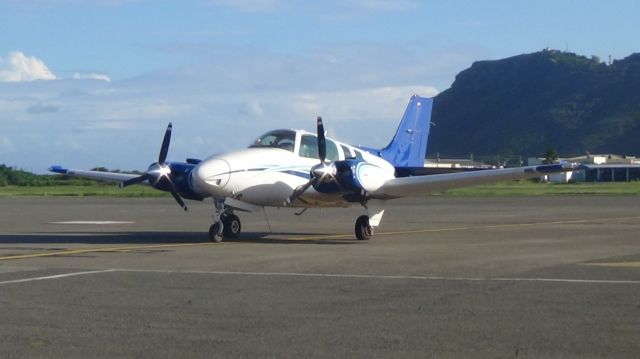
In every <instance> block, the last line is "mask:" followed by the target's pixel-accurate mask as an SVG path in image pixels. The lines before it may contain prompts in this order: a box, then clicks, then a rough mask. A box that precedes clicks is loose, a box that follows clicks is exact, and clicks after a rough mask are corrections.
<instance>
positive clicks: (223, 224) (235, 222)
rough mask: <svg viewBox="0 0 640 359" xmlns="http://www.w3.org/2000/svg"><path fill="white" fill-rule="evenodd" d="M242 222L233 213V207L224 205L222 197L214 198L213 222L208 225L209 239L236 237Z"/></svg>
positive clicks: (218, 240) (219, 240)
mask: <svg viewBox="0 0 640 359" xmlns="http://www.w3.org/2000/svg"><path fill="white" fill-rule="evenodd" d="M241 229H242V224H241V223H240V218H238V216H236V215H235V214H233V209H231V208H229V207H225V205H224V200H223V199H214V212H213V224H212V225H211V227H209V240H210V241H211V242H216V243H219V242H222V240H223V239H224V238H238V236H239V235H240V231H241Z"/></svg>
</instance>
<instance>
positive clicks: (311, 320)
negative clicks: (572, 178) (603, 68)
mask: <svg viewBox="0 0 640 359" xmlns="http://www.w3.org/2000/svg"><path fill="white" fill-rule="evenodd" d="M188 205H190V211H189V212H188V213H184V212H183V211H182V210H181V209H180V208H179V207H178V206H177V205H176V204H175V203H173V202H172V199H171V198H162V199H147V198H144V199H135V198H131V199H113V198H97V197H85V198H55V197H52V198H46V197H45V198H2V199H0V318H1V320H0V358H34V357H48V358H87V357H92V358H114V357H153V358H175V357H181V358H189V357H200V358H202V357H207V358H212V357H213V358H215V357H234V358H242V357H251V358H254V357H277V358H294V357H295V358H300V357H308V358H313V357H318V358H326V357H330V358H331V357H336V358H344V357H349V358H376V357H383V358H415V357H421V358H422V357H442V358H446V357H455V358H460V357H474V358H475V357H500V358H505V357H517V356H525V357H534V358H541V357H545V358H549V357H561V358H569V357H580V358H587V357H616V358H624V357H629V358H637V357H638V353H640V235H639V233H640V211H639V209H640V198H636V197H592V196H578V197H569V196H566V197H565V196H558V197H500V198H485V197H483V198H458V197H437V196H436V197H425V198H414V199H406V200H398V201H390V202H389V204H388V206H387V209H386V211H385V215H384V218H383V220H382V224H381V227H379V228H377V229H376V234H375V236H374V238H373V239H372V240H370V241H357V240H355V236H354V235H353V233H352V232H353V225H354V222H355V219H356V217H357V216H358V215H359V214H361V213H362V209H360V208H351V209H324V210H314V209H310V210H308V211H307V212H305V213H304V214H302V215H301V216H296V215H294V211H293V210H291V209H280V210H278V209H267V210H266V212H265V213H247V214H245V213H238V214H239V216H240V218H241V220H242V226H243V233H242V234H241V236H240V238H238V239H235V240H231V241H225V242H222V243H219V244H218V243H210V242H208V241H207V238H206V231H207V230H208V228H209V225H210V224H211V223H210V221H211V211H212V204H211V203H210V202H203V203H199V202H190V203H188ZM267 219H268V221H267Z"/></svg>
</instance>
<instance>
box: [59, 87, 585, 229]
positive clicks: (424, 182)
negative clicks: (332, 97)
mask: <svg viewBox="0 0 640 359" xmlns="http://www.w3.org/2000/svg"><path fill="white" fill-rule="evenodd" d="M432 108H433V99H432V98H424V97H419V96H417V95H414V96H412V97H411V99H410V100H409V104H408V106H407V109H406V111H405V113H404V116H403V117H402V120H401V121H400V125H399V127H398V129H397V131H396V134H395V136H394V137H393V139H392V140H391V142H390V143H389V145H388V146H386V147H385V148H382V149H373V148H366V147H358V146H351V145H348V144H345V143H342V142H339V141H335V140H332V139H330V138H326V137H325V131H324V125H323V122H322V118H320V117H318V119H317V132H316V134H313V133H309V132H306V131H303V130H274V131H270V132H267V133H265V134H263V135H262V136H260V137H258V139H256V140H255V142H254V143H253V144H251V145H250V146H249V148H245V149H241V150H236V151H231V152H225V153H222V154H217V155H213V156H211V157H208V158H206V159H205V160H199V159H187V160H186V162H168V161H167V160H166V159H167V153H168V150H169V142H170V139H171V130H172V125H171V123H169V125H168V126H167V129H166V132H165V134H164V139H163V141H162V145H161V147H160V155H159V157H158V161H157V162H155V163H152V164H151V165H150V166H149V168H148V169H147V171H146V172H145V173H144V174H142V175H134V174H125V173H115V172H99V171H83V170H74V169H66V168H63V167H60V166H53V167H51V168H50V169H49V170H50V171H52V172H55V173H61V174H67V175H71V176H77V177H84V178H92V179H97V180H103V181H115V182H120V184H119V186H120V187H126V186H129V185H132V184H137V183H147V184H149V185H151V186H152V187H153V188H156V189H158V190H161V191H167V192H170V193H171V194H172V195H173V197H174V198H175V200H176V202H177V203H178V204H179V205H180V206H181V207H182V208H183V209H184V210H185V211H186V210H187V206H186V204H185V202H184V200H183V199H190V200H198V201H202V200H204V199H205V198H209V197H211V198H212V199H213V224H212V225H211V227H210V228H209V239H210V240H211V241H215V242H220V241H222V239H223V238H224V237H228V238H235V237H238V235H239V234H240V231H241V223H240V219H239V218H238V216H237V215H236V214H235V212H236V211H248V212H251V211H257V210H261V209H262V208H264V207H302V208H305V209H306V208H312V207H348V206H351V205H354V204H356V205H361V206H362V207H363V208H364V209H365V212H366V214H363V215H361V216H360V217H358V218H357V220H356V222H355V235H356V238H357V239H359V240H368V239H370V238H371V237H372V235H373V228H374V227H377V226H378V225H379V224H380V221H381V219H382V215H383V214H384V208H385V203H386V201H388V200H392V199H395V198H400V197H406V196H419V195H424V194H426V193H428V192H432V191H441V190H445V189H450V188H457V187H465V186H473V185H477V184H482V183H490V182H497V181H504V180H514V179H522V178H532V177H538V176H541V175H544V174H549V173H555V172H563V171H569V170H572V169H574V167H575V166H574V165H573V164H568V163H560V164H549V165H539V166H529V167H517V168H504V169H503V168H501V169H488V170H481V171H470V172H461V173H444V174H433V175H419V174H421V171H420V169H421V168H422V167H423V165H424V158H425V153H426V148H427V139H428V136H429V128H430V122H431V110H432Z"/></svg>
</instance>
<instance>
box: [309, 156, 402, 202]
mask: <svg viewBox="0 0 640 359" xmlns="http://www.w3.org/2000/svg"><path fill="white" fill-rule="evenodd" d="M332 165H333V166H335V174H334V176H331V177H327V178H325V179H323V180H322V181H320V182H318V183H316V184H314V186H313V187H314V188H315V190H316V191H318V192H322V193H340V194H342V195H343V197H344V198H345V199H346V200H347V201H350V202H359V201H362V200H365V199H367V196H368V193H370V192H374V191H376V190H377V189H379V188H380V187H381V186H382V185H384V183H385V182H386V181H387V180H389V179H391V178H394V174H393V173H390V172H389V171H388V170H387V169H385V168H382V167H379V166H376V165H375V164H373V163H371V162H367V161H364V160H360V159H348V160H342V161H335V162H333V164H332Z"/></svg>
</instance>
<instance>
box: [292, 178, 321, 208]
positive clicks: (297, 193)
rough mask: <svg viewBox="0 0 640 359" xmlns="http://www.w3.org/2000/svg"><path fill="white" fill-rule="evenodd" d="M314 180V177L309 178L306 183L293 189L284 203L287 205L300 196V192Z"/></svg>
mask: <svg viewBox="0 0 640 359" xmlns="http://www.w3.org/2000/svg"><path fill="white" fill-rule="evenodd" d="M315 181H316V179H315V177H314V178H312V179H311V180H309V182H307V183H305V184H303V185H302V186H299V187H298V188H296V189H295V190H293V193H292V194H291V196H289V198H287V201H286V202H285V205H288V204H290V203H291V202H293V201H295V200H296V199H297V198H298V197H300V195H301V194H303V193H304V191H306V190H307V188H309V187H311V185H313V183H314V182H315Z"/></svg>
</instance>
